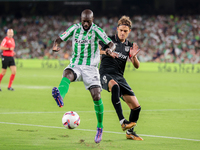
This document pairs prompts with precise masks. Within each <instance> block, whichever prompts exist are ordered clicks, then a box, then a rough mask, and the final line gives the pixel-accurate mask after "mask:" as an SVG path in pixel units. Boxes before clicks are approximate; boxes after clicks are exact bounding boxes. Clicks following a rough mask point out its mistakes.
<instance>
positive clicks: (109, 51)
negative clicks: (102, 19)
mask: <svg viewBox="0 0 200 150" xmlns="http://www.w3.org/2000/svg"><path fill="white" fill-rule="evenodd" d="M108 46H109V48H107V49H106V50H105V53H106V55H108V56H110V57H112V58H115V57H118V54H116V53H114V50H115V49H116V46H115V44H114V43H113V42H110V43H108Z"/></svg>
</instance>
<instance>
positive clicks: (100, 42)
mask: <svg viewBox="0 0 200 150" xmlns="http://www.w3.org/2000/svg"><path fill="white" fill-rule="evenodd" d="M99 45H100V46H101V49H102V50H105V49H106V48H109V46H108V45H106V44H104V43H103V42H102V41H99Z"/></svg>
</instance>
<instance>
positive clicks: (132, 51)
mask: <svg viewBox="0 0 200 150" xmlns="http://www.w3.org/2000/svg"><path fill="white" fill-rule="evenodd" d="M139 51H140V49H138V45H137V44H136V43H133V47H131V48H130V54H131V56H132V57H135V56H136V55H137V53H138V52H139Z"/></svg>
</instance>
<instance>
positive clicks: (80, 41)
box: [74, 39, 92, 44]
mask: <svg viewBox="0 0 200 150" xmlns="http://www.w3.org/2000/svg"><path fill="white" fill-rule="evenodd" d="M74 41H75V42H76V43H79V44H90V43H92V42H91V40H78V39H74Z"/></svg>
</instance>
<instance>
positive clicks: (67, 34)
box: [60, 25, 76, 41]
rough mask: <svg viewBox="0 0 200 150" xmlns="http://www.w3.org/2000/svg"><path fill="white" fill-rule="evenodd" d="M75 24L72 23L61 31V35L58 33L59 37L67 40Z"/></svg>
mask: <svg viewBox="0 0 200 150" xmlns="http://www.w3.org/2000/svg"><path fill="white" fill-rule="evenodd" d="M75 26H76V25H72V26H71V27H69V28H68V29H67V30H66V31H65V32H63V33H62V34H61V35H60V38H61V39H62V40H63V41H67V40H68V39H69V38H70V37H72V35H73V33H74V30H75V29H76V27H75Z"/></svg>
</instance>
